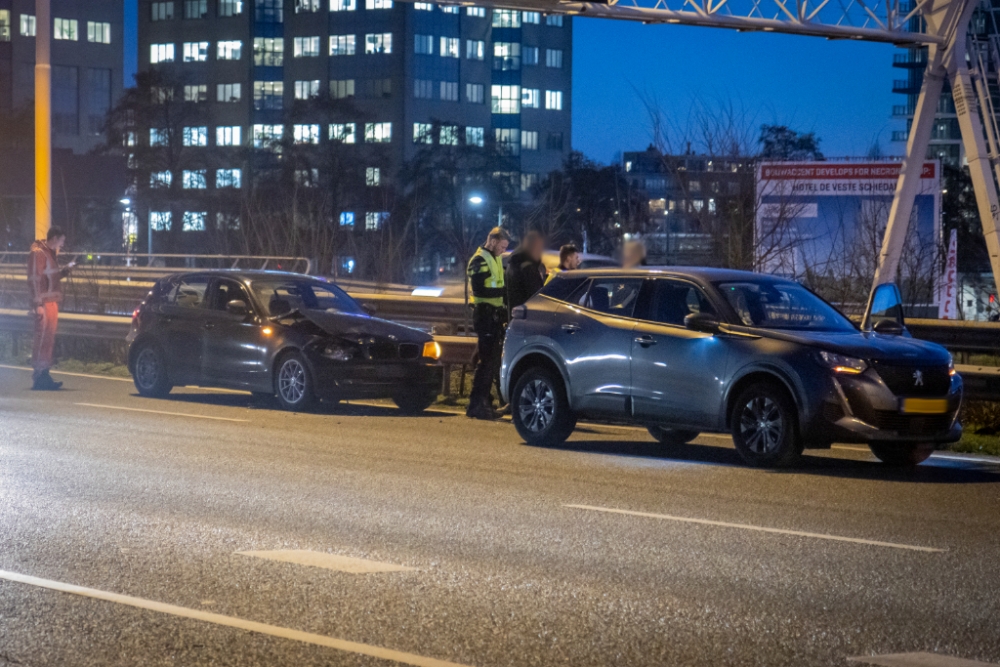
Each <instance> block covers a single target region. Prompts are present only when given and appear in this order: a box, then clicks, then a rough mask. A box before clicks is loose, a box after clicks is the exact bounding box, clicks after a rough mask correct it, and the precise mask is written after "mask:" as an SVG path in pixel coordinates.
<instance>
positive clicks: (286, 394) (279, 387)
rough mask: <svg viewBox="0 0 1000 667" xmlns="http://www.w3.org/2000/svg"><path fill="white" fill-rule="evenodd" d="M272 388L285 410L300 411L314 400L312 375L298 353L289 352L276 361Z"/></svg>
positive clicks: (307, 407) (309, 405)
mask: <svg viewBox="0 0 1000 667" xmlns="http://www.w3.org/2000/svg"><path fill="white" fill-rule="evenodd" d="M274 389H275V393H276V394H277V396H278V402H279V403H280V404H281V407H282V408H284V409H285V410H291V411H293V412H301V411H303V410H308V409H309V408H310V407H312V406H313V404H314V403H315V402H316V391H315V389H314V387H313V381H312V375H311V374H310V372H309V366H307V365H306V360H305V358H304V357H303V356H302V355H301V354H300V353H298V352H289V353H288V354H286V355H285V356H284V357H282V358H281V360H280V361H279V362H278V365H277V373H276V374H275V378H274Z"/></svg>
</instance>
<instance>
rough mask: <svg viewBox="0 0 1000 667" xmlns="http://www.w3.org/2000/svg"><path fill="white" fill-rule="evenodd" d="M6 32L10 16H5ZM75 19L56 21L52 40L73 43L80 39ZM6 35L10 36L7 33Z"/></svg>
mask: <svg viewBox="0 0 1000 667" xmlns="http://www.w3.org/2000/svg"><path fill="white" fill-rule="evenodd" d="M7 26H8V27H7V30H8V31H9V30H10V14H8V15H7ZM78 26H79V24H78V23H77V21H76V19H56V20H55V22H54V25H53V30H52V39H66V40H69V41H71V42H75V41H77V40H78V39H79V38H80V35H79V32H78ZM8 34H10V33H9V32H8Z"/></svg>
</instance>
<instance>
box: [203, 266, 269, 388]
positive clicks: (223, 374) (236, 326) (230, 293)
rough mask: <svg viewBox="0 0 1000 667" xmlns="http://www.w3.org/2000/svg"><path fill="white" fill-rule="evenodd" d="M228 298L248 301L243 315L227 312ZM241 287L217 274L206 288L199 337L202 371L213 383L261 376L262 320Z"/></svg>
mask: <svg viewBox="0 0 1000 667" xmlns="http://www.w3.org/2000/svg"><path fill="white" fill-rule="evenodd" d="M230 301H242V302H243V303H245V304H246V305H247V313H246V315H238V314H234V313H230V312H229V311H228V310H227V305H228V304H229V302H230ZM250 304H251V302H250V298H249V296H248V295H247V293H246V290H245V289H244V287H243V286H242V285H241V284H240V283H239V282H238V281H235V280H232V279H230V278H216V279H215V280H214V281H213V282H212V284H211V286H210V289H209V298H208V308H207V312H206V317H205V324H204V330H205V334H204V337H203V338H202V345H203V355H202V374H203V375H204V377H205V379H206V381H208V382H210V383H212V384H219V385H226V386H233V387H248V386H254V385H255V384H256V383H257V382H258V381H260V380H261V376H262V374H263V372H264V361H265V357H266V354H267V350H266V346H265V345H264V344H263V335H262V333H261V324H260V321H259V320H258V318H257V317H256V315H255V313H254V312H253V310H252V306H251V305H250Z"/></svg>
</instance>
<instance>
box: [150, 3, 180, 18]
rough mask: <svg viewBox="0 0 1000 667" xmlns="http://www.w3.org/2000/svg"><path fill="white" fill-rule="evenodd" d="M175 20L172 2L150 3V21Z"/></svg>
mask: <svg viewBox="0 0 1000 667" xmlns="http://www.w3.org/2000/svg"><path fill="white" fill-rule="evenodd" d="M173 18H174V3H172V2H152V3H150V13H149V20H150V21H172V20H173Z"/></svg>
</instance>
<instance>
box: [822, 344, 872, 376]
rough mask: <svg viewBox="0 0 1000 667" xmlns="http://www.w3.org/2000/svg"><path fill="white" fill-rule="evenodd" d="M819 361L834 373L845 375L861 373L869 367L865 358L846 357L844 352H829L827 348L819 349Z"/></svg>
mask: <svg viewBox="0 0 1000 667" xmlns="http://www.w3.org/2000/svg"><path fill="white" fill-rule="evenodd" d="M819 361H820V363H821V364H822V365H823V366H826V367H827V368H829V369H830V370H832V371H833V372H834V373H843V374H844V375H858V374H859V373H864V372H865V369H866V368H868V364H867V363H866V362H865V360H864V359H855V358H854V357H845V356H844V355H842V354H837V353H835V352H827V351H826V350H820V351H819Z"/></svg>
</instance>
